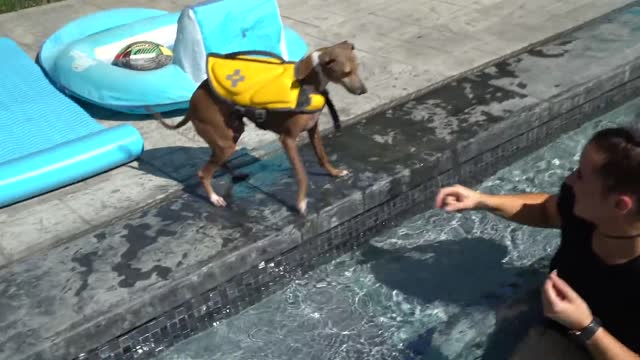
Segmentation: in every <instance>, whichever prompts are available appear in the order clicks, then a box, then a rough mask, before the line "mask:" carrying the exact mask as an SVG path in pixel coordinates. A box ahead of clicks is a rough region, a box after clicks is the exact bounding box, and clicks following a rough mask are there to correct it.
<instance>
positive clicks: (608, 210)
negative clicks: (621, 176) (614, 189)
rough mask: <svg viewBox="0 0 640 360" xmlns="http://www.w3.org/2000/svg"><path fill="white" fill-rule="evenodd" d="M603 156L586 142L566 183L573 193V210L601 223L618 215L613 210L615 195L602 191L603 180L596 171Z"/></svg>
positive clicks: (602, 160) (596, 222)
mask: <svg viewBox="0 0 640 360" xmlns="http://www.w3.org/2000/svg"><path fill="white" fill-rule="evenodd" d="M603 162H604V156H603V154H602V153H601V152H600V151H599V150H598V149H597V147H596V146H595V145H593V144H587V146H585V148H584V149H583V151H582V155H581V156H580V163H579V166H578V168H577V169H575V170H574V171H573V172H572V173H571V174H570V175H569V176H568V177H567V180H566V181H567V183H568V184H569V185H571V187H572V188H573V191H574V193H575V205H574V207H573V212H574V214H575V215H576V216H579V217H581V218H583V219H585V220H588V221H591V222H593V223H595V224H601V223H603V222H604V221H608V220H610V219H611V216H619V212H618V211H615V210H616V209H615V197H616V196H615V195H610V194H607V193H606V192H605V191H604V189H605V188H604V182H603V179H602V177H601V175H600V174H599V173H598V171H597V170H598V168H599V167H600V166H601V165H602V164H603Z"/></svg>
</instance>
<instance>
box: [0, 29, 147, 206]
mask: <svg viewBox="0 0 640 360" xmlns="http://www.w3.org/2000/svg"><path fill="white" fill-rule="evenodd" d="M0 53H2V58H0V65H1V66H0V79H2V81H0V104H2V106H1V107H0V143H1V144H2V146H0V208H1V207H5V206H9V205H12V204H14V203H17V202H19V201H22V200H25V199H29V198H32V197H35V196H38V195H41V194H44V193H47V192H49V191H52V190H55V189H58V188H61V187H64V186H67V185H70V184H73V183H75V182H78V181H81V180H84V179H87V178H89V177H92V176H94V175H97V174H100V173H102V172H105V171H108V170H110V169H113V168H116V167H118V166H121V165H124V164H126V163H128V162H131V161H133V160H135V159H136V158H138V157H139V156H140V154H142V151H143V149H144V142H143V139H142V136H141V135H140V133H139V132H138V130H137V129H136V128H135V127H133V126H131V125H129V124H120V125H116V126H113V127H109V128H107V127H105V126H103V125H102V124H100V123H99V122H97V121H96V120H95V119H93V118H92V117H91V116H89V114H87V113H86V112H85V111H84V110H83V109H82V108H81V107H80V106H79V105H78V104H76V103H75V102H73V101H72V100H71V99H69V98H68V97H66V96H65V95H63V94H61V93H60V92H59V91H58V90H57V89H56V88H55V87H53V86H52V85H51V83H50V82H49V81H48V80H47V78H46V77H45V75H44V73H43V72H42V69H40V67H38V65H36V63H35V62H34V61H33V60H32V59H31V58H30V57H29V55H27V54H26V53H25V52H24V50H23V49H21V48H20V47H19V46H18V45H17V44H16V42H15V41H13V40H12V39H9V38H2V37H0Z"/></svg>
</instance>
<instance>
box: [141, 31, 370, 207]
mask: <svg viewBox="0 0 640 360" xmlns="http://www.w3.org/2000/svg"><path fill="white" fill-rule="evenodd" d="M294 73H295V78H296V80H297V81H298V82H299V83H300V86H301V87H302V88H306V89H305V90H308V91H311V92H313V93H323V92H324V91H325V88H326V86H327V85H328V83H329V82H332V83H336V84H339V85H341V86H343V87H344V88H345V89H346V90H347V91H348V92H349V93H351V94H355V95H362V94H365V93H366V92H367V89H366V87H365V85H364V83H363V82H362V80H361V79H360V77H359V75H358V61H357V58H356V55H355V52H354V46H353V44H351V43H349V42H347V41H343V42H341V43H338V44H335V45H333V46H329V47H324V48H319V49H317V50H315V51H313V52H312V53H311V54H309V55H307V56H306V57H305V58H303V59H302V60H300V61H299V62H298V63H296V64H295V71H294ZM243 115H244V114H243ZM154 116H155V118H156V119H158V120H159V121H160V122H161V123H162V125H163V126H165V127H166V128H168V129H177V128H180V127H182V126H184V125H186V124H187V123H188V122H189V121H191V122H192V123H193V126H194V127H195V130H196V132H197V133H198V135H200V137H202V138H203V139H204V141H206V142H207V144H208V145H209V147H210V148H211V149H212V155H211V158H210V159H209V160H208V162H207V163H206V164H205V165H204V166H203V167H202V168H201V169H200V171H199V172H198V177H199V178H200V181H201V182H202V186H203V187H204V189H205V190H206V192H207V195H208V196H209V199H210V201H211V202H212V203H213V204H215V205H216V206H226V202H225V200H224V199H223V198H222V197H221V196H219V195H218V194H216V193H215V191H214V190H213V187H212V185H211V181H212V177H213V174H214V172H215V170H216V169H217V168H219V167H225V162H226V161H227V159H228V158H229V157H230V156H231V155H232V154H233V153H234V151H235V150H236V144H237V142H238V140H239V139H240V136H241V135H242V133H243V132H244V122H243V119H244V117H247V115H244V116H237V114H234V107H233V106H232V105H230V104H228V103H226V102H224V101H221V100H220V99H218V98H217V97H216V95H215V94H214V93H213V91H212V90H211V87H210V84H209V83H208V79H205V80H204V81H203V82H202V83H201V84H200V86H199V87H198V88H197V89H196V91H195V92H194V94H193V96H192V97H191V101H190V103H189V109H188V111H187V114H186V115H185V117H184V118H183V119H182V120H181V121H180V122H179V123H178V124H176V125H169V124H167V123H165V122H164V121H163V120H162V117H161V116H160V115H159V114H155V115H154ZM319 116H320V113H319V112H317V113H296V112H267V113H266V116H265V118H264V119H262V120H261V121H260V123H259V127H260V128H262V129H265V130H270V131H273V132H275V133H276V134H278V135H280V142H281V143H282V146H283V148H284V150H285V152H286V153H287V156H288V158H289V161H290V162H291V164H292V166H293V170H294V173H295V176H296V178H297V185H298V196H297V207H298V210H299V211H300V213H301V214H305V213H306V209H307V198H306V194H307V182H308V178H307V174H306V172H305V169H304V165H303V163H302V160H301V158H300V154H299V152H298V148H297V144H296V141H297V138H298V135H299V134H300V133H302V132H303V131H306V132H307V134H308V136H309V139H310V141H311V144H312V146H313V149H314V151H315V154H316V156H317V158H318V162H319V163H320V165H321V166H322V167H323V168H324V169H326V170H327V172H329V174H331V175H332V176H335V177H339V176H344V175H346V174H348V171H347V170H341V169H336V168H334V167H333V166H332V165H331V163H330V162H329V159H328V158H327V155H326V153H325V150H324V147H323V145H322V141H321V138H320V132H319V130H318V118H319ZM249 118H250V117H249ZM250 119H251V118H250ZM251 120H254V119H251ZM254 121H255V120H254Z"/></svg>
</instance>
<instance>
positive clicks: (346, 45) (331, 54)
mask: <svg viewBox="0 0 640 360" xmlns="http://www.w3.org/2000/svg"><path fill="white" fill-rule="evenodd" d="M354 50H355V47H354V46H353V44H352V43H350V42H348V41H343V42H341V43H338V44H335V45H333V46H329V47H325V48H320V49H318V50H316V51H314V52H312V53H311V54H310V55H308V56H306V57H305V58H304V59H302V60H301V61H300V62H298V64H297V65H296V71H295V76H296V79H297V80H299V81H301V80H303V79H306V78H308V77H309V76H310V75H312V73H313V72H314V71H316V72H317V73H318V75H319V79H318V82H319V83H320V84H319V86H320V87H321V88H324V86H326V82H333V83H336V84H340V85H342V86H343V87H344V88H345V89H346V90H347V91H348V92H350V93H352V94H354V95H363V94H366V93H367V87H366V86H365V85H364V82H363V81H362V79H361V78H360V75H359V74H358V58H357V57H356V53H355V51H354ZM323 78H324V79H323Z"/></svg>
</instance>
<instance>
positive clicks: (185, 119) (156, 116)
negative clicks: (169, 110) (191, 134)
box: [146, 107, 191, 130]
mask: <svg viewBox="0 0 640 360" xmlns="http://www.w3.org/2000/svg"><path fill="white" fill-rule="evenodd" d="M146 109H147V111H149V112H150V113H151V115H152V116H153V118H154V119H156V120H158V121H159V122H160V124H161V125H162V126H164V127H165V129H169V130H176V129H180V128H181V127H183V126H185V125H187V123H188V122H189V121H191V117H190V116H189V112H188V111H187V114H186V115H185V116H184V117H183V118H182V120H180V122H178V123H177V124H175V125H171V124H169V123H167V122H166V121H165V120H164V119H163V118H162V116H161V115H160V114H158V113H157V112H154V111H153V110H151V108H149V107H146Z"/></svg>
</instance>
